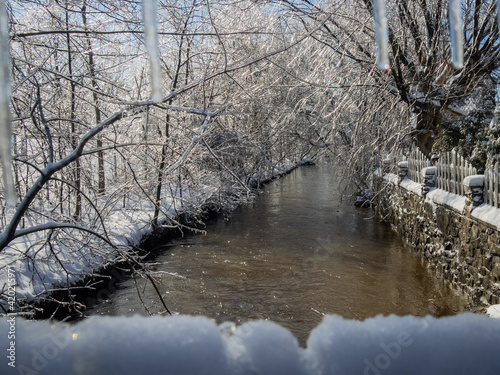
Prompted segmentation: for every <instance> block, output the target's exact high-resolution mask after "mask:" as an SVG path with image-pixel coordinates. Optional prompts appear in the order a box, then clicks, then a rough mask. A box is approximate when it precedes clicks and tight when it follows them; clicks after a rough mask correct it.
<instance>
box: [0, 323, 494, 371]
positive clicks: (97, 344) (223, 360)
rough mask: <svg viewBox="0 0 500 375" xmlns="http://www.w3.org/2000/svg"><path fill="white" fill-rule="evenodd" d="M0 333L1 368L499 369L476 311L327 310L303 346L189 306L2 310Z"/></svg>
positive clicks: (272, 328)
mask: <svg viewBox="0 0 500 375" xmlns="http://www.w3.org/2000/svg"><path fill="white" fill-rule="evenodd" d="M12 327H13V328H12ZM11 328H12V329H13V330H14V332H15V339H12V340H11V341H12V342H9V340H8V339H7V337H8V332H9V330H11ZM0 343H1V347H2V348H3V349H4V351H5V350H6V352H9V354H10V358H9V357H8V356H7V355H5V356H3V359H2V360H1V361H0V368H1V370H2V374H7V375H8V374H17V373H24V374H28V373H29V374H120V375H126V374H133V375H135V374H143V373H148V374H176V375H182V374H198V375H201V374H214V375H215V374H216V375H225V374H228V375H229V374H231V375H235V374H273V375H280V374H286V375H292V374H297V375H298V374H300V375H306V374H317V375H320V374H364V375H375V374H378V375H380V374H407V375H412V374H425V375H432V374H436V375H442V374H467V375H469V374H488V375H489V374H491V375H497V374H499V373H500V362H499V361H498V349H499V348H500V320H496V319H489V318H487V317H485V316H480V315H474V314H463V315H458V316H453V317H446V318H440V319H435V318H432V317H426V318H416V317H409V316H407V317H396V316H389V317H382V316H378V317H375V318H372V319H367V320H365V321H364V322H360V321H353V320H345V319H342V318H341V317H338V316H326V317H325V318H324V319H323V322H322V323H320V324H319V325H318V326H317V327H316V328H315V329H314V330H313V331H312V332H311V335H310V337H309V339H308V341H307V347H306V348H301V347H299V345H298V343H297V340H296V339H295V337H294V336H293V335H292V334H291V333H290V332H289V331H287V330H286V329H284V328H282V327H280V326H278V325H277V324H275V323H272V322H269V321H253V322H248V323H246V324H243V325H241V326H238V327H236V326H235V325H233V324H232V323H224V324H222V325H221V326H217V325H216V324H215V323H214V322H213V321H211V320H209V319H208V318H204V317H190V316H174V317H152V318H144V317H138V316H135V317H128V318H125V317H117V318H109V317H106V318H95V317H93V318H89V319H86V320H85V321H83V322H81V323H78V324H76V325H67V324H54V323H51V322H48V321H43V322H29V321H25V320H22V319H18V320H17V321H15V322H14V323H12V322H9V321H8V320H7V318H1V319H0ZM9 345H10V348H9ZM10 364H11V365H10ZM12 365H15V366H16V367H15V368H14V367H12Z"/></svg>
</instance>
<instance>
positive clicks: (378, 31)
mask: <svg viewBox="0 0 500 375" xmlns="http://www.w3.org/2000/svg"><path fill="white" fill-rule="evenodd" d="M373 19H374V21H375V41H376V43H377V65H378V67H379V68H380V69H383V70H387V69H389V31H388V27H387V13H386V10H385V0H373Z"/></svg>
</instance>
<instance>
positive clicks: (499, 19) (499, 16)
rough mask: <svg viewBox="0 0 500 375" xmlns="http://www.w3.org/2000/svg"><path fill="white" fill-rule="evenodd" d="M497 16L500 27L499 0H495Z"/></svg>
mask: <svg viewBox="0 0 500 375" xmlns="http://www.w3.org/2000/svg"><path fill="white" fill-rule="evenodd" d="M497 18H498V27H499V28H500V0H497Z"/></svg>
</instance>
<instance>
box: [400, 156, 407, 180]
mask: <svg viewBox="0 0 500 375" xmlns="http://www.w3.org/2000/svg"><path fill="white" fill-rule="evenodd" d="M407 175H408V162H407V161H400V162H399V163H398V176H399V182H401V181H403V180H404V179H405V178H406V176H407Z"/></svg>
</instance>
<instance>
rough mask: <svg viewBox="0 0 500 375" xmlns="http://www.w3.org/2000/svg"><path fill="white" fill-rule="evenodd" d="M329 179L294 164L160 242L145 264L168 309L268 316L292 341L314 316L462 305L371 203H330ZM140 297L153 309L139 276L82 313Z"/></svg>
mask: <svg viewBox="0 0 500 375" xmlns="http://www.w3.org/2000/svg"><path fill="white" fill-rule="evenodd" d="M339 180H340V179H339V178H338V177H336V176H335V168H333V167H332V166H328V165H327V166H316V167H307V168H301V169H298V170H296V171H295V172H293V173H292V174H291V175H290V176H288V177H286V178H284V179H281V180H278V181H276V182H275V183H273V184H272V185H270V186H268V187H267V188H266V191H265V193H264V194H262V196H261V197H259V199H258V200H257V201H256V202H255V203H253V204H250V205H248V206H245V207H242V208H240V209H239V210H238V211H237V212H236V213H234V215H232V217H231V219H230V220H228V221H224V220H220V221H218V222H216V223H213V224H211V225H210V226H209V227H208V235H192V236H188V237H186V238H180V239H177V240H174V241H173V242H171V243H169V244H166V245H165V246H164V247H163V249H162V251H161V252H160V253H159V255H158V256H157V257H156V258H155V259H154V260H153V261H152V262H154V263H155V264H154V265H152V268H153V269H154V270H155V271H157V274H156V278H157V281H158V285H159V287H160V290H161V291H162V293H163V296H164V298H165V299H166V301H167V303H168V305H169V308H170V309H171V310H172V311H175V312H178V313H182V314H203V315H206V316H209V317H212V318H214V319H215V320H216V321H217V322H218V323H221V322H223V321H228V320H229V321H233V322H238V323H241V322H244V321H247V320H249V319H271V320H273V321H275V322H277V323H280V324H281V325H283V326H285V327H287V328H289V329H290V330H291V331H292V332H293V333H294V334H295V335H296V336H297V337H298V338H299V340H300V341H301V342H302V343H303V342H304V341H305V339H306V338H307V335H308V333H309V331H310V330H311V329H312V328H313V327H314V326H316V325H317V324H318V323H319V321H320V320H321V318H322V316H323V314H332V313H333V314H339V315H342V316H344V317H346V318H354V319H364V318H367V317H371V316H375V315H377V314H399V315H406V314H414V315H420V316H423V315H427V314H432V315H435V316H441V315H449V314H455V313H457V312H460V311H462V310H464V309H465V306H466V301H465V298H464V297H463V296H462V295H461V294H459V293H458V292H457V291H454V290H452V289H451V288H450V287H449V286H448V285H447V284H446V283H444V282H443V281H442V280H440V279H438V278H436V277H434V276H433V272H432V271H431V270H429V267H428V265H427V264H426V262H424V261H423V260H422V259H421V257H420V256H419V255H417V254H414V253H412V252H411V251H409V250H408V249H407V248H405V246H404V245H403V244H402V242H401V241H400V240H399V238H398V237H397V236H396V234H395V233H394V232H393V231H392V230H391V229H390V228H388V227H387V226H385V225H382V224H381V223H380V222H379V221H377V220H375V219H373V217H372V216H373V212H372V211H371V210H368V209H357V208H354V207H353V206H352V204H350V203H349V202H346V201H345V200H344V203H340V201H341V192H342V190H343V189H342V186H339V183H338V181H339ZM138 291H140V293H138ZM139 294H140V295H141V298H139V297H138V295H139ZM141 300H142V301H141ZM142 303H144V304H145V305H146V306H147V308H148V309H149V310H150V311H151V312H153V313H158V312H160V311H162V310H163V309H162V307H161V305H160V304H159V302H158V300H157V297H155V295H154V292H153V291H152V288H150V287H149V286H148V285H145V282H144V281H139V282H138V283H137V284H136V285H135V282H134V280H127V281H125V282H123V283H122V284H121V286H120V288H119V289H118V290H117V291H116V292H115V293H114V295H113V297H112V298H111V299H110V300H109V301H108V302H102V303H101V304H100V305H99V306H96V307H95V309H94V310H93V311H92V313H93V314H106V315H131V314H134V313H140V314H147V312H146V310H145V308H144V307H143V306H142Z"/></svg>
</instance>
